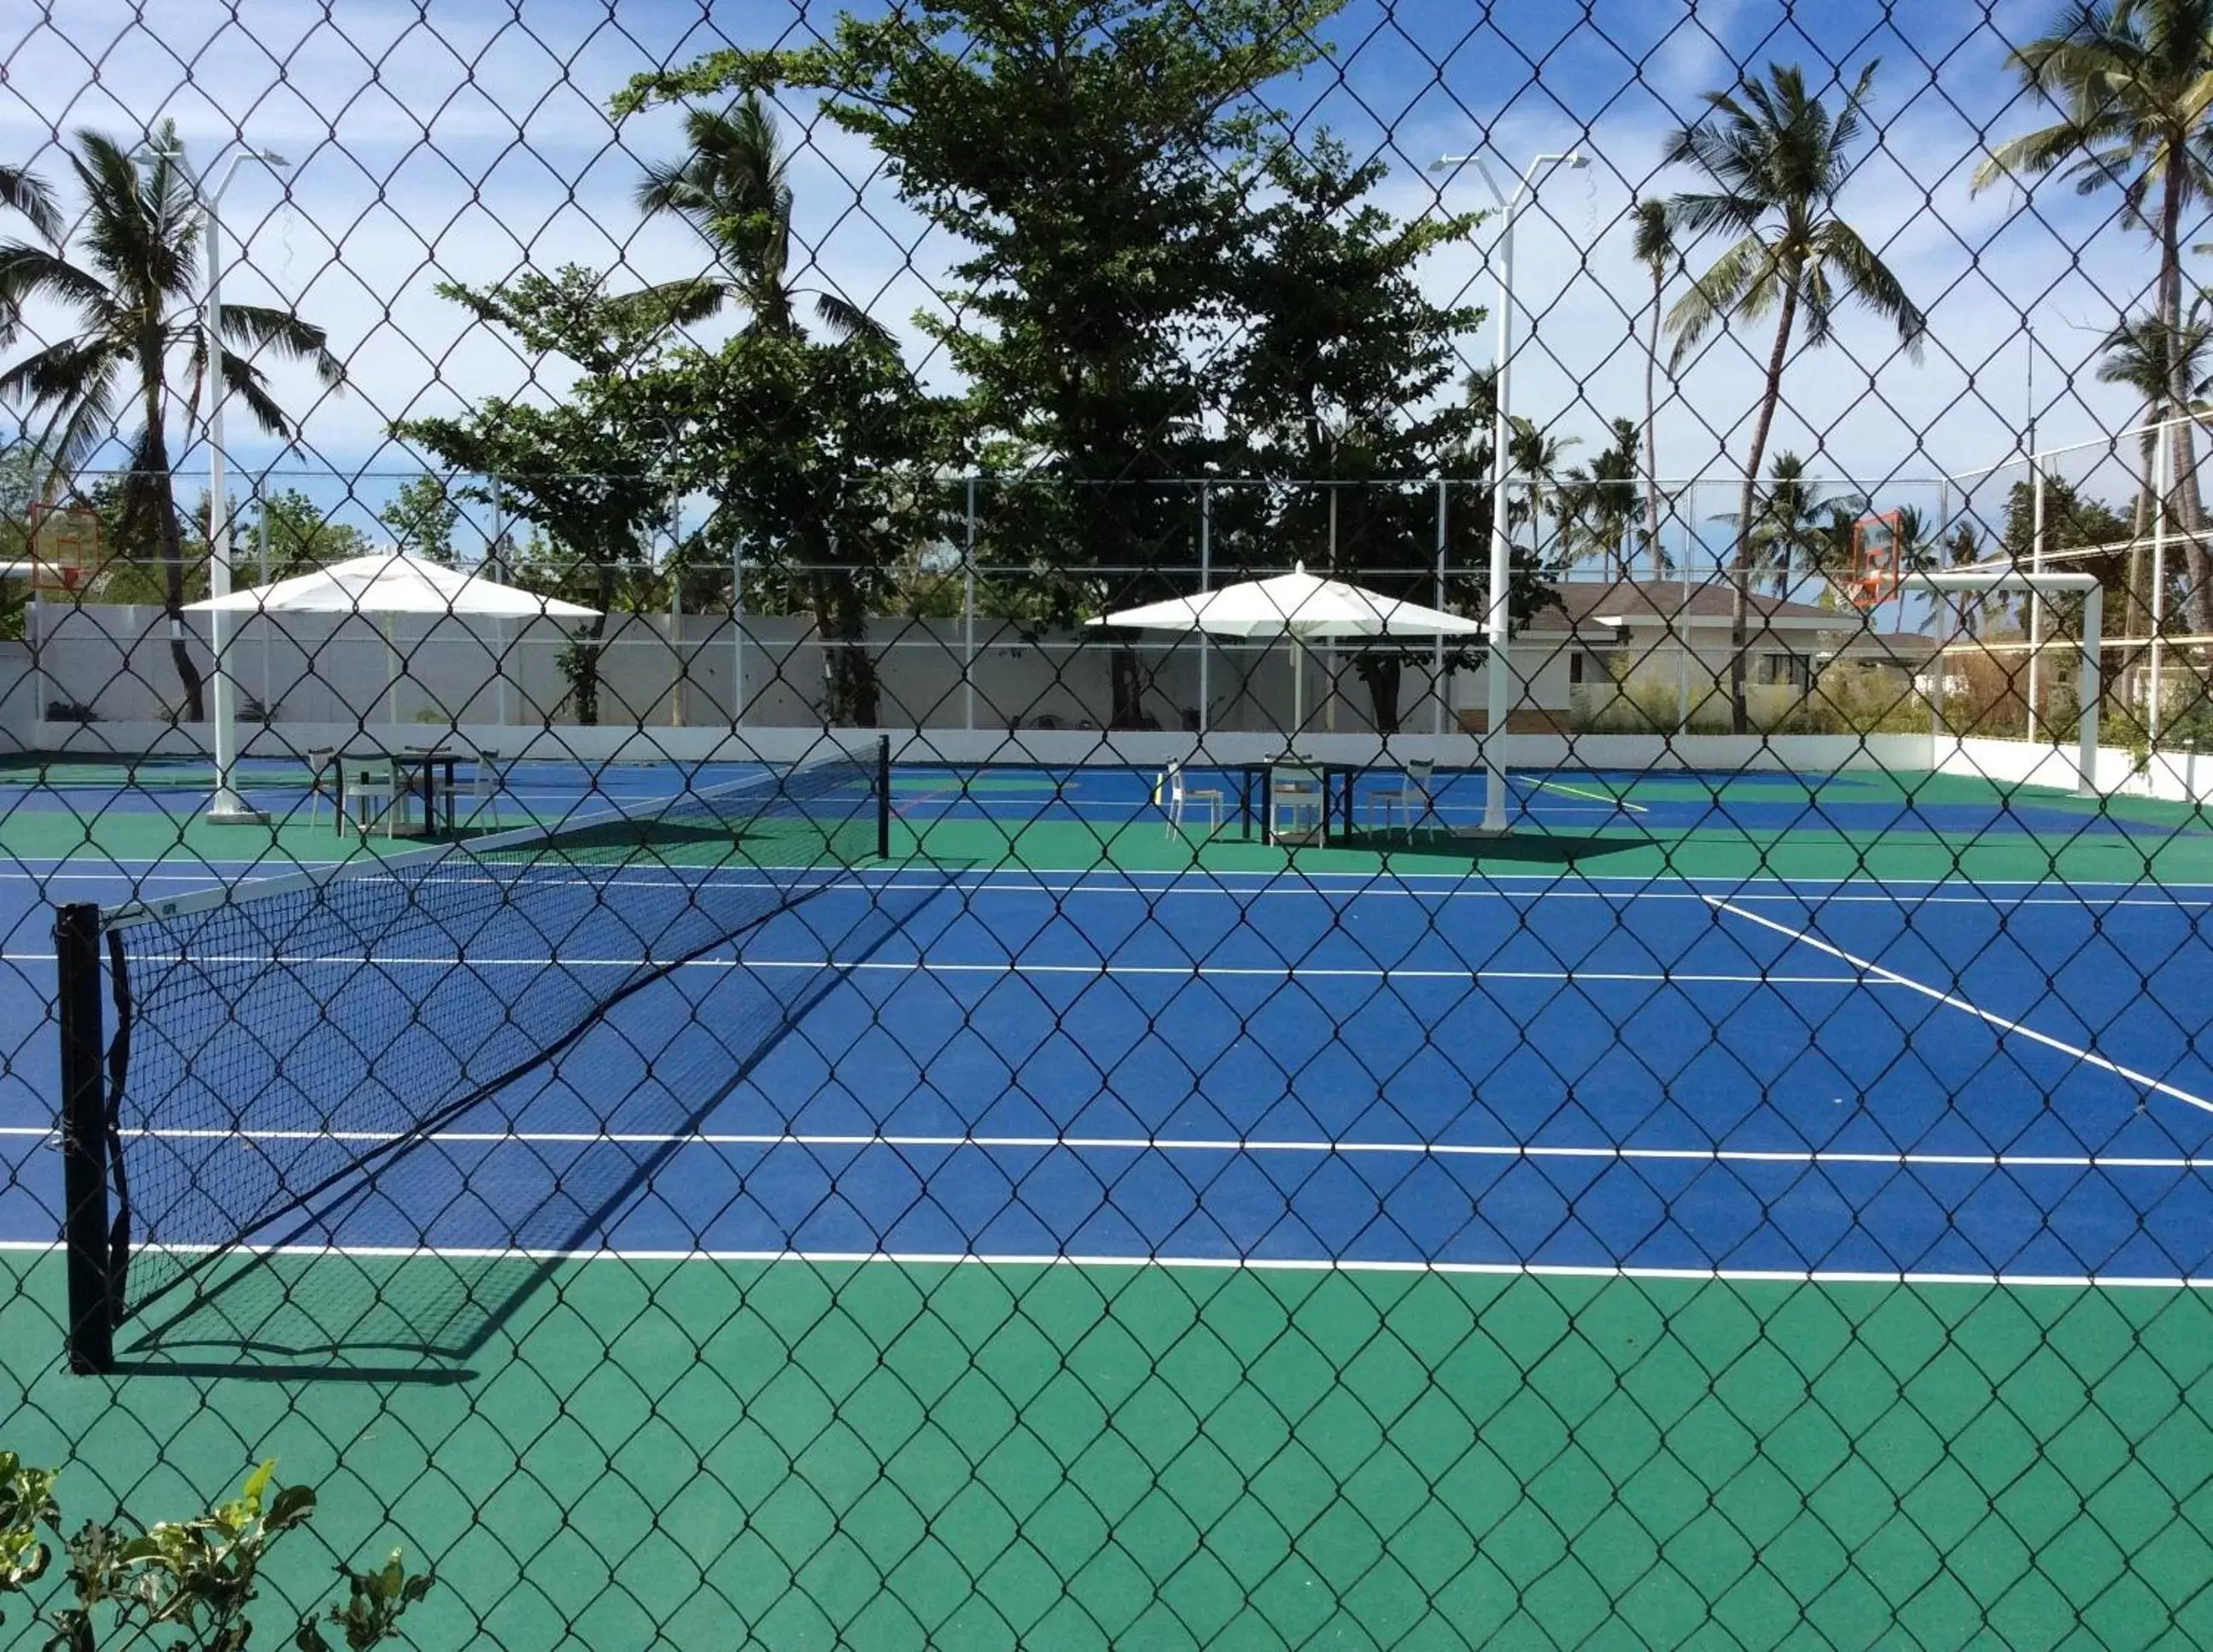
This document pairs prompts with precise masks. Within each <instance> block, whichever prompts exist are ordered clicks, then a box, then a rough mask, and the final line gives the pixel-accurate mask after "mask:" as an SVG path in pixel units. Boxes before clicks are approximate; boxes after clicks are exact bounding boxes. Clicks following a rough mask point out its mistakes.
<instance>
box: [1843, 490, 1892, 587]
mask: <svg viewBox="0 0 2213 1652" xmlns="http://www.w3.org/2000/svg"><path fill="white" fill-rule="evenodd" d="M1904 515H1905V513H1904V512H1903V511H1897V510H1885V511H1879V512H1877V513H1876V514H1875V515H1872V516H1862V517H1861V518H1860V519H1859V520H1858V521H1856V522H1854V523H1853V524H1852V571H1851V577H1850V579H1848V580H1847V581H1845V582H1844V594H1845V597H1846V599H1847V600H1849V601H1850V603H1851V605H1852V606H1853V607H1856V608H1857V609H1859V610H1860V611H1861V612H1862V613H1867V612H1869V610H1871V609H1875V608H1879V607H1881V606H1882V605H1883V604H1884V603H1886V602H1887V601H1889V600H1890V599H1891V598H1892V597H1893V596H1895V595H1896V594H1898V585H1899V577H1900V576H1901V575H1902V574H1903V573H1904V572H1905V570H1903V569H1901V568H1900V567H1899V565H1898V527H1899V521H1900V519H1901V518H1902V517H1903V516H1904Z"/></svg>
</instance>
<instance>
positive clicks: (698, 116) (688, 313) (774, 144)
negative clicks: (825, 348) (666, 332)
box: [637, 91, 891, 343]
mask: <svg viewBox="0 0 2213 1652" xmlns="http://www.w3.org/2000/svg"><path fill="white" fill-rule="evenodd" d="M684 137H685V143H686V152H685V155H684V156H683V158H682V159H681V160H680V161H677V162H674V163H664V164H656V165H653V166H649V167H648V168H646V170H645V176H644V178H643V180H641V181H640V183H639V185H638V188H637V206H638V210H639V211H641V212H643V213H644V214H645V215H646V216H648V217H654V216H674V217H677V218H680V219H682V220H683V221H684V222H685V223H688V224H690V225H691V226H692V229H694V230H696V231H697V232H698V235H699V238H700V240H702V241H704V242H705V243H706V244H707V246H708V247H709V249H710V251H711V252H712V253H714V254H715V256H716V261H717V262H718V263H719V264H720V265H721V266H722V270H721V273H720V274H719V275H714V276H706V277H691V278H688V279H686V280H682V281H676V282H670V283H665V284H663V285H661V286H659V287H655V288H649V289H648V290H646V291H645V292H644V293H643V294H641V295H639V299H640V300H641V301H642V302H647V303H649V304H655V305H660V306H661V307H663V308H665V311H666V313H667V314H668V317H669V319H670V320H674V321H692V320H701V319H703V318H704V317H706V316H709V315H711V314H715V313H716V311H718V310H720V309H722V308H724V307H726V306H728V305H730V304H736V305H738V306H740V307H741V308H743V309H744V310H745V312H746V316H747V321H746V325H747V326H748V327H751V328H756V329H759V330H761V331H764V332H777V333H786V334H789V333H796V332H798V331H799V322H798V316H797V310H798V302H797V301H798V300H799V299H800V298H802V297H804V296H812V297H813V298H814V314H815V319H816V320H819V321H820V322H821V323H822V325H823V326H826V327H827V328H828V329H829V330H830V332H831V333H832V335H833V336H834V337H836V338H841V339H844V338H873V339H875V340H876V341H877V342H878V343H887V342H888V341H889V340H890V338H891V334H890V332H889V331H888V330H887V328H886V327H885V326H883V324H882V323H881V322H880V321H878V320H875V318H874V317H872V316H870V315H869V313H868V312H867V311H866V310H863V309H862V308H860V307H859V306H857V305H856V304H854V303H853V302H851V301H850V299H847V298H845V297H844V296H842V295H840V294H838V293H833V292H829V291H826V290H822V289H820V288H815V289H805V288H799V287H796V286H794V285H793V284H792V283H791V281H790V265H791V210H792V192H791V186H790V184H789V182H787V181H786V180H785V176H784V160H783V155H782V154H781V153H780V152H779V149H778V140H777V130H776V118H775V117H774V116H773V115H771V113H769V111H768V107H767V105H766V104H765V103H764V102H763V101H761V97H760V94H759V93H758V92H750V91H749V92H747V94H745V95H744V96H743V97H741V98H740V99H739V100H738V101H737V102H736V103H735V105H734V106H732V107H731V108H729V110H727V111H725V110H715V109H692V110H687V111H686V113H685V117H684Z"/></svg>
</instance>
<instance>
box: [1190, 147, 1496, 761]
mask: <svg viewBox="0 0 2213 1652" xmlns="http://www.w3.org/2000/svg"><path fill="white" fill-rule="evenodd" d="M1387 170H1388V169H1387V167H1386V166H1385V164H1384V163H1383V162H1381V161H1380V160H1379V161H1371V162H1366V163H1363V164H1360V165H1355V164H1354V163H1353V161H1352V159H1351V155H1350V151H1349V150H1348V149H1346V148H1345V147H1344V144H1343V143H1340V142H1338V140H1337V139H1335V138H1333V137H1330V136H1329V135H1328V134H1326V133H1324V134H1321V135H1320V136H1319V137H1316V138H1315V139H1314V142H1313V143H1312V145H1311V148H1310V149H1309V150H1308V152H1307V153H1304V154H1302V153H1300V152H1299V151H1298V150H1297V149H1295V148H1293V147H1291V146H1290V145H1288V144H1286V145H1284V146H1283V147H1281V148H1279V149H1277V150H1275V151H1274V152H1272V153H1271V155H1269V156H1268V157H1267V160H1266V162H1265V168H1264V173H1263V175H1264V176H1265V179H1266V180H1267V182H1268V184H1269V185H1270V186H1271V199H1270V200H1269V202H1268V204H1266V205H1265V206H1264V207H1262V208H1261V209H1260V210H1259V211H1257V212H1256V213H1254V214H1253V217H1252V220H1251V223H1250V226H1249V229H1250V234H1251V237H1252V239H1251V241H1250V243H1249V245H1248V246H1247V249H1246V250H1245V252H1244V253H1242V254H1241V267H1242V268H1243V269H1244V271H1246V279H1245V280H1244V281H1243V282H1242V283H1241V303H1242V306H1243V308H1244V313H1245V320H1244V322H1243V324H1242V325H1241V326H1240V328H1239V329H1238V332H1237V333H1236V335H1235V338H1234V339H1233V340H1232V342H1231V343H1230V344H1229V346H1228V349H1227V351H1225V352H1224V354H1223V356H1222V358H1221V362H1220V365H1221V368H1222V372H1223V375H1224V377H1225V378H1226V380H1227V381H1228V399H1227V403H1226V409H1225V418H1226V425H1227V432H1228V434H1227V436H1226V439H1225V441H1224V442H1223V444H1222V455H1221V459H1220V463H1221V465H1222V468H1224V469H1225V470H1228V471H1229V472H1233V473H1235V474H1238V475H1243V476H1255V477H1264V478H1267V479H1271V480H1273V481H1275V482H1277V483H1278V484H1279V485H1277V486H1274V487H1240V488H1233V489H1225V490H1218V491H1216V503H1215V524H1216V543H1217V545H1221V546H1225V547H1226V548H1228V550H1230V552H1231V553H1232V554H1233V555H1235V554H1236V552H1237V549H1238V547H1239V546H1241V545H1243V546H1252V547H1254V548H1255V549H1256V550H1257V551H1258V552H1259V555H1260V557H1261V558H1263V559H1265V560H1266V561H1270V562H1281V561H1283V560H1284V559H1285V558H1287V557H1288V558H1298V559H1302V560H1303V561H1305V563H1306V564H1308V566H1309V567H1310V568H1313V569H1315V570H1320V569H1321V568H1324V567H1327V568H1329V569H1330V570H1331V571H1332V573H1338V574H1343V575H1344V576H1347V577H1353V578H1357V579H1358V580H1359V581H1360V582H1363V583H1364V584H1368V585H1370V586H1373V587H1375V588H1378V589H1381V590H1383V591H1385V592H1386V593H1387V594H1391V595H1394V596H1401V597H1407V598H1412V599H1415V600H1420V601H1423V602H1425V603H1426V602H1430V601H1432V600H1435V584H1436V577H1437V562H1438V549H1437V544H1436V521H1437V504H1436V492H1435V490H1434V489H1432V488H1426V487H1410V486H1406V485H1402V484H1401V483H1400V481H1399V479H1402V478H1407V477H1417V476H1423V475H1425V474H1430V473H1432V472H1437V471H1438V470H1440V469H1441V468H1442V467H1443V466H1446V465H1448V463H1449V462H1450V461H1451V460H1452V459H1453V457H1454V455H1455V454H1458V453H1460V451H1462V450H1463V449H1464V448H1466V445H1467V443H1468V442H1469V441H1470V439H1471V438H1472V436H1474V435H1475V434H1476V419H1475V415H1474V412H1473V411H1472V409H1471V408H1469V407H1468V406H1466V405H1465V404H1464V403H1461V402H1459V401H1456V400H1454V399H1449V398H1442V399H1441V398H1440V397H1439V395H1438V392H1439V391H1440V390H1442V389H1444V388H1445V387H1448V385H1450V384H1451V383H1452V381H1453V379H1454V375H1455V374H1456V372H1457V371H1458V369H1459V365H1460V353H1459V349H1458V344H1457V341H1458V339H1459V338H1460V335H1462V334H1463V333H1465V332H1466V331H1467V330H1468V329H1469V328H1471V327H1472V326H1477V325H1478V324H1479V323H1480V322H1481V320H1482V319H1483V313H1482V312H1481V311H1480V310H1478V309H1474V308H1468V307H1465V306H1448V305H1442V304H1439V303H1436V302H1434V301H1432V300H1431V299H1430V298H1429V297H1428V296H1427V295H1426V294H1425V293H1424V291H1423V289H1422V286H1421V283H1420V282H1419V280H1418V278H1417V277H1418V266H1419V265H1420V263H1421V261H1422V260H1423V259H1424V258H1426V257H1427V256H1428V254H1429V253H1430V252H1432V251H1433V250H1434V249H1435V248H1436V247H1438V246H1440V245H1442V244H1444V243H1447V242H1449V241H1455V240H1458V239H1459V238H1460V237H1462V236H1464V235H1466V234H1467V232H1468V231H1469V230H1470V229H1472V228H1473V227H1474V225H1475V223H1477V221H1478V215H1473V214H1468V215H1460V216H1448V217H1436V216H1431V217H1425V218H1421V219H1417V220H1415V221H1413V222H1411V223H1400V222H1399V220H1398V219H1396V218H1395V217H1394V216H1392V215H1391V214H1390V213H1389V212H1387V211H1386V210H1384V209H1383V208H1382V207H1381V206H1380V205H1378V204H1376V203H1375V201H1374V199H1373V198H1372V197H1373V194H1374V192H1375V189H1376V188H1377V186H1379V185H1381V183H1382V182H1383V181H1384V180H1385V178H1386V176H1387ZM1483 506H1484V527H1486V529H1487V526H1488V509H1489V500H1488V497H1484V500H1483ZM1448 520H1449V519H1448ZM1454 526H1456V527H1458V530H1459V533H1460V538H1461V539H1462V540H1463V541H1464V542H1465V541H1466V539H1467V537H1468V533H1469V529H1470V528H1471V527H1472V524H1469V523H1465V522H1462V523H1458V524H1455V525H1454ZM1478 542H1479V541H1478ZM1261 547H1265V549H1261ZM1448 560H1451V561H1452V562H1453V565H1454V566H1456V567H1460V568H1466V567H1467V566H1469V565H1470V564H1469V563H1468V562H1467V561H1466V559H1465V558H1448ZM1475 565H1478V566H1481V565H1482V564H1480V563H1479V562H1478V563H1477V564H1475ZM1448 600H1459V601H1461V602H1464V603H1465V602H1470V601H1472V600H1476V594H1475V591H1474V590H1473V588H1471V587H1469V586H1468V585H1467V584H1466V582H1465V580H1464V579H1463V580H1462V581H1461V582H1460V588H1459V589H1457V590H1455V591H1454V592H1453V593H1451V595H1450V598H1449V599H1448ZM1423 657H1424V659H1426V658H1427V657H1428V655H1427V653H1426V651H1424V655H1423ZM1405 659H1406V653H1405V650H1403V649H1398V648H1379V649H1369V650H1366V651H1365V652H1363V654H1362V655H1359V656H1357V657H1356V662H1355V663H1356V668H1357V669H1358V670H1359V671H1360V674H1361V675H1362V676H1363V680H1366V682H1367V683H1368V685H1369V691H1370V694H1371V696H1372V698H1373V699H1374V701H1375V720H1376V725H1377V727H1378V728H1381V729H1382V730H1383V731H1384V732H1386V733H1391V732H1394V731H1395V730H1396V728H1397V726H1398V704H1399V687H1400V680H1401V677H1402V675H1403V672H1404V668H1405Z"/></svg>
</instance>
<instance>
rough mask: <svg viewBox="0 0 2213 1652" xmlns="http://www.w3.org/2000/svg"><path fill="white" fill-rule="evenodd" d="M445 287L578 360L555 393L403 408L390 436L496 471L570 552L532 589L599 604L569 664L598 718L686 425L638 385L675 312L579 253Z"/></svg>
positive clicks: (509, 498)
mask: <svg viewBox="0 0 2213 1652" xmlns="http://www.w3.org/2000/svg"><path fill="white" fill-rule="evenodd" d="M439 292H440V293H441V294H442V296H445V297H447V298H448V299H451V300H452V301H453V302H455V303H457V304H460V305H461V306H462V307H463V308H466V309H467V310H469V311H470V312H471V313H472V314H474V315H475V316H476V317H477V318H478V319H479V320H481V321H484V322H485V323H486V324H488V325H491V326H497V327H501V328H503V329H504V330H506V331H507V332H510V333H512V334H513V335H514V336H515V339H516V340H517V342H518V343H519V344H521V346H522V347H523V348H524V349H525V350H527V351H530V352H531V353H532V354H533V356H537V357H546V356H552V357H562V358H564V359H566V360H567V361H569V362H570V363H574V364H575V365H576V369H577V373H576V379H575V381H574V382H573V383H572V384H571V385H570V387H569V389H568V392H567V393H566V394H565V395H564V397H563V398H562V399H561V400H560V401H559V402H558V403H556V404H554V405H550V406H541V405H533V404H531V403H527V402H521V401H516V400H512V399H507V398H503V397H491V398H488V399H485V400H484V401H482V402H479V404H478V405H476V406H475V407H474V408H472V409H471V410H470V411H468V412H467V413H466V414H464V415H461V416H460V417H458V418H453V417H448V418H420V419H409V420H406V421H405V422H404V423H402V424H397V425H395V426H394V427H393V434H394V435H395V436H399V437H400V438H401V439H403V440H405V441H409V442H415V443H418V445H420V446H421V447H422V448H424V449H425V450H427V451H428V452H430V453H432V454H436V456H437V457H438V458H439V459H440V460H442V461H443V462H444V463H446V464H448V465H449V466H452V467H453V468H454V469H455V470H457V471H466V472H474V473H476V474H478V475H480V476H497V478H498V479H499V498H498V503H499V505H500V507H501V508H502V509H504V510H505V511H506V512H507V513H508V514H509V515H510V516H512V517H514V518H515V519H518V520H520V521H524V522H527V523H528V524H529V525H530V526H531V527H533V528H535V529H536V530H537V531H538V532H539V533H540V534H542V535H543V536H544V538H545V539H546V542H547V543H548V544H549V545H550V546H552V547H553V550H554V552H555V553H556V554H557V556H558V558H560V563H559V566H558V574H556V575H554V576H552V577H549V576H548V570H546V569H545V568H544V567H543V566H542V565H540V566H537V567H535V568H533V567H531V566H530V565H529V564H526V568H525V570H524V571H525V572H526V573H528V574H530V575H531V576H532V579H531V581H530V582H531V583H532V584H533V588H538V589H540V590H541V591H543V592H544V594H548V595H558V596H562V597H564V598H568V599H570V600H576V601H581V602H584V603H586V604H588V605H589V606H590V607H593V608H595V609H597V610H598V611H599V615H598V617H597V618H595V619H592V620H589V621H588V622H584V624H583V629H582V635H581V636H580V637H578V638H577V640H576V644H575V647H574V648H573V649H572V650H571V651H570V654H569V655H567V657H566V660H565V662H564V668H565V669H566V670H567V671H568V673H569V675H570V684H571V688H572V693H573V698H574V702H575V706H576V715H577V716H578V718H579V720H580V721H582V722H597V721H598V719H599V683H600V679H599V664H600V650H601V647H602V641H603V638H604V637H605V636H606V625H607V619H606V616H607V613H609V612H610V611H611V610H613V608H614V607H615V605H616V602H617V600H618V599H619V598H620V597H622V596H624V595H625V594H628V595H629V596H630V597H631V599H632V603H631V606H632V607H635V606H636V600H635V599H636V598H637V595H638V594H639V586H640V582H641V581H643V579H645V578H646V577H647V576H649V568H648V564H647V560H646V555H645V552H646V546H647V544H648V541H649V538H650V537H651V536H652V535H653V534H654V533H656V532H661V531H665V530H666V527H667V524H668V519H669V510H670V504H671V499H672V493H671V487H672V472H671V466H672V464H673V462H674V449H675V446H676V443H677V441H678V438H679V435H680V433H679V432H678V431H677V430H675V429H674V427H673V426H672V425H671V424H670V423H669V422H668V418H667V416H666V414H665V413H664V412H663V411H662V410H661V409H660V408H659V407H657V406H655V405H654V400H653V399H651V398H648V397H646V396H644V395H643V394H642V393H640V388H639V387H640V385H641V383H642V382H643V380H644V379H645V377H646V376H647V375H648V373H649V369H650V366H651V364H652V363H655V361H656V360H657V359H658V354H659V352H660V351H661V350H662V349H663V348H664V340H665V337H666V327H665V323H664V321H663V320H662V319H661V317H658V316H656V315H654V314H651V313H649V308H642V307H640V306H639V305H637V304H636V303H635V302H631V300H630V299H629V298H628V297H618V296H609V295H607V293H605V292H604V291H602V290H601V283H600V277H598V276H596V275H594V273H593V272H591V271H588V270H582V269H579V268H577V267H576V266H574V265H568V266H564V268H563V269H561V270H560V271H558V272H557V273H556V274H554V275H551V276H546V275H540V274H538V273H536V272H534V271H533V272H530V273H527V274H525V275H522V276H521V277H517V278H516V279H515V280H514V281H512V282H509V283H506V284H504V285H503V286H497V287H492V288H487V289H482V290H479V289H476V288H472V287H466V286H461V285H458V284H448V285H443V286H441V287H440V288H439ZM463 492H464V494H465V495H466V497H470V498H472V499H478V500H480V501H481V502H482V503H485V504H487V505H490V504H491V503H494V501H493V499H492V497H491V491H490V490H489V488H487V487H484V486H480V485H477V484H471V485H468V487H466V489H464V490H463ZM519 582H521V581H519Z"/></svg>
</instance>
